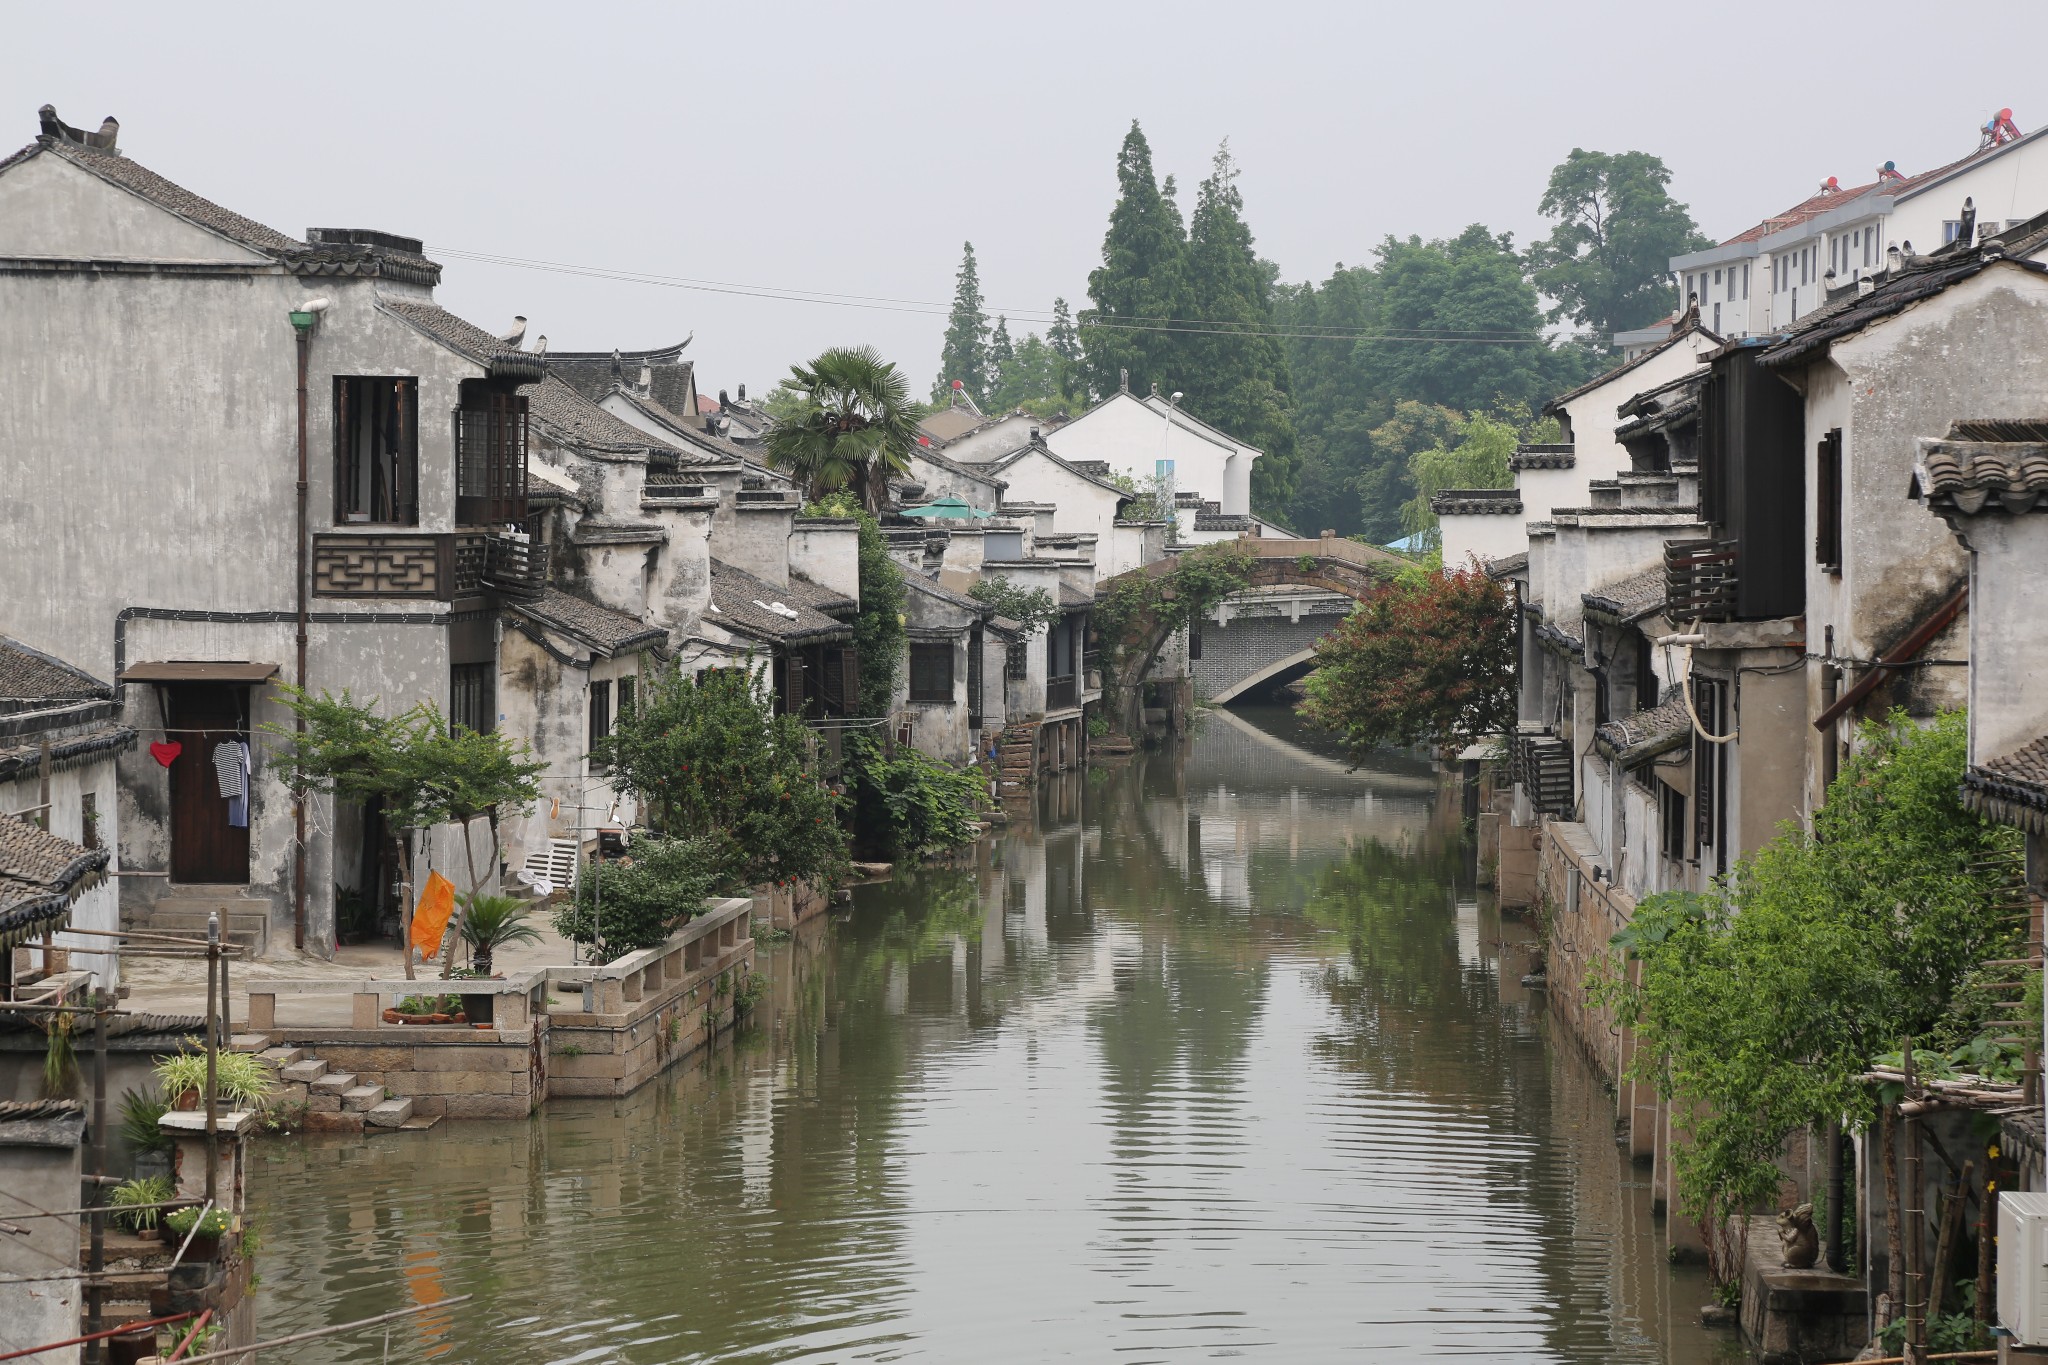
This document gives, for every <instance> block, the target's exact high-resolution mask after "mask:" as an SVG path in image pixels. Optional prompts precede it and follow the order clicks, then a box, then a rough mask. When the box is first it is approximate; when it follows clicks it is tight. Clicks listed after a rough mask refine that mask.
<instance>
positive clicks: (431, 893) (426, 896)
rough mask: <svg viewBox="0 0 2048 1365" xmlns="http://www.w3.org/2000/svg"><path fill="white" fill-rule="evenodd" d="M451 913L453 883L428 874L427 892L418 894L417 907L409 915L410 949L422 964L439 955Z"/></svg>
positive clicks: (436, 873)
mask: <svg viewBox="0 0 2048 1365" xmlns="http://www.w3.org/2000/svg"><path fill="white" fill-rule="evenodd" d="M454 913H455V883H454V882H451V881H449V880H448V879H447V878H446V877H444V876H442V875H441V874H440V873H438V872H430V873H428V874H427V889H426V890H424V891H422V892H420V903H419V907H418V908H417V909H415V910H414V911H413V912H412V946H413V947H415V948H417V949H419V950H420V960H421V961H422V962H425V961H428V960H429V959H431V958H432V957H433V956H434V954H435V953H438V952H440V951H441V935H442V933H443V932H444V931H445V930H446V929H447V928H448V918H449V916H450V915H452V914H454Z"/></svg>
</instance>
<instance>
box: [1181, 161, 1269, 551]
mask: <svg viewBox="0 0 2048 1365" xmlns="http://www.w3.org/2000/svg"><path fill="white" fill-rule="evenodd" d="M1237 177H1238V170H1237V163H1236V161H1234V160H1233V159H1232V158H1231V155H1230V143H1229V141H1228V140H1227V139H1226V140H1225V141H1224V143H1223V145H1222V146H1220V147H1218V148H1217V149H1216V157H1215V160H1214V161H1213V162H1212V163H1211V165H1210V170H1209V176H1208V178H1207V179H1206V180H1204V181H1202V183H1201V186H1200V188H1199V189H1198V190H1197V192H1196V196H1195V213H1194V217H1193V218H1192V219H1191V220H1190V221H1189V225H1188V246H1187V275H1188V294H1189V298H1190V300H1191V303H1192V307H1193V312H1192V315H1191V316H1192V317H1194V318H1196V319H1199V321H1198V322H1196V323H1194V324H1192V326H1193V330H1192V331H1190V332H1189V333H1187V334H1185V335H1183V336H1181V338H1180V342H1181V347H1180V349H1181V357H1180V370H1179V378H1178V380H1177V382H1178V383H1179V384H1180V386H1181V387H1182V388H1183V389H1184V390H1185V392H1186V394H1187V397H1186V400H1185V402H1186V406H1187V410H1188V411H1189V412H1191V413H1193V414H1194V415H1195V416H1197V417H1199V418H1201V419H1202V420H1203V421H1205V422H1208V423H1209V424H1210V425H1212V426H1215V427H1217V428H1218V429H1220V430H1222V431H1227V432H1229V433H1230V434H1231V435H1232V436H1234V437H1236V438H1238V439H1239V440H1241V441H1246V442H1249V443H1250V444H1251V445H1253V446H1255V447H1257V448H1258V449H1259V450H1261V451H1263V452H1264V454H1263V456H1262V458H1260V459H1259V461H1258V462H1257V463H1256V464H1254V465H1253V466H1252V490H1251V492H1252V503H1253V505H1254V506H1256V507H1259V508H1261V509H1265V510H1269V511H1272V512H1274V513H1276V514H1277V513H1279V512H1281V511H1282V510H1283V509H1284V508H1285V507H1286V505H1287V498H1288V496H1289V494H1290V493H1291V492H1292V491H1293V487H1294V474H1295V468H1296V456H1295V448H1294V409H1293V403H1292V401H1291V400H1290V398H1289V397H1288V392H1287V390H1288V383H1287V355H1286V352H1285V350H1284V349H1283V348H1282V347H1281V344H1280V341H1279V339H1278V338H1277V337H1275V336H1274V335H1273V308H1272V285H1273V278H1272V274H1271V270H1270V268H1269V267H1268V266H1266V265H1265V264H1264V263H1262V262H1261V261H1260V260H1259V259H1258V257H1257V256H1256V255H1255V254H1254V253H1253V251H1252V233H1251V229H1250V228H1249V227H1247V226H1246V225H1245V221H1244V195H1243V194H1242V193H1241V192H1240V191H1239V190H1238V188H1237Z"/></svg>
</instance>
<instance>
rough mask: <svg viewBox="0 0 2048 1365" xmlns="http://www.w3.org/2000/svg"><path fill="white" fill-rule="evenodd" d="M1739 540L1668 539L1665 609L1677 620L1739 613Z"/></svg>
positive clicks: (1720, 617)
mask: <svg viewBox="0 0 2048 1365" xmlns="http://www.w3.org/2000/svg"><path fill="white" fill-rule="evenodd" d="M1738 557H1739V556H1738V552H1737V548H1736V542H1734V541H1732V540H1667V541H1665V542H1664V609H1665V612H1666V614H1667V615H1669V616H1670V617H1671V619H1672V620H1673V621H1727V620H1731V619H1733V617H1734V615H1735V585H1736V563H1737V559H1738Z"/></svg>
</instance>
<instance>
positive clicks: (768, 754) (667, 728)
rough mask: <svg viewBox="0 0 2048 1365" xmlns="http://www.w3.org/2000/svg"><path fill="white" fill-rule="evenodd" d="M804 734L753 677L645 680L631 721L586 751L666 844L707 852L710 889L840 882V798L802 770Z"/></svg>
mask: <svg viewBox="0 0 2048 1365" xmlns="http://www.w3.org/2000/svg"><path fill="white" fill-rule="evenodd" d="M810 753H811V742H810V737H809V735H808V733H807V732H806V731H805V729H804V726H803V723H802V722H801V721H799V720H797V719H796V718H795V717H794V716H778V715H776V714H775V711H774V707H773V706H772V705H771V704H770V702H769V700H768V698H767V697H765V696H764V695H762V694H761V692H760V690H759V689H758V688H757V687H756V686H755V682H754V677H753V674H752V672H751V670H749V669H745V668H729V669H713V670H711V671H709V672H705V673H700V674H698V675H697V676H696V677H694V678H692V677H685V676H684V675H683V673H682V672H681V670H680V669H679V668H677V667H676V666H675V665H673V664H671V665H670V666H669V667H668V668H667V669H665V670H663V671H662V672H660V673H658V674H656V675H655V676H654V677H653V678H651V679H645V680H643V683H642V687H641V695H640V698H639V700H638V701H637V702H636V704H635V705H634V708H633V711H632V714H630V715H627V716H623V717H621V718H620V719H619V721H618V723H617V724H616V726H615V727H614V728H613V730H612V733H611V734H610V735H609V736H607V737H606V738H604V739H602V740H600V741H598V743H597V744H596V745H595V746H593V748H592V750H591V757H592V759H593V760H594V761H596V762H598V763H601V764H604V765H606V766H608V767H610V768H611V770H612V780H613V782H614V783H615V784H616V785H618V786H620V787H623V788H625V789H627V790H630V791H631V792H633V793H634V795H636V796H637V797H639V798H640V800H641V802H642V803H643V805H644V808H645V811H646V815H647V819H648V823H649V824H650V825H651V826H652V827H654V828H655V829H657V830H659V831H660V832H662V833H664V834H668V835H671V836H675V837H690V838H696V839H700V840H704V841H705V842H706V847H707V848H708V849H709V850H710V853H709V867H710V868H711V871H712V874H713V875H712V885H713V887H714V889H715V890H717V891H719V892H733V891H738V890H742V889H744V888H747V887H752V886H759V885H762V884H764V883H767V882H776V883H781V882H787V881H813V882H821V883H829V882H831V881H834V880H836V879H838V878H839V877H840V876H841V875H843V873H844V870H845V865H846V835H845V833H844V831H843V830H842V829H841V828H840V824H839V797H838V796H837V795H835V794H834V793H833V792H832V791H831V790H830V789H828V788H827V787H826V786H825V784H824V783H823V782H821V781H819V779H818V776H817V774H816V773H815V772H814V771H812V768H811V763H810Z"/></svg>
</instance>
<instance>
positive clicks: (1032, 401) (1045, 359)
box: [988, 332, 1086, 418]
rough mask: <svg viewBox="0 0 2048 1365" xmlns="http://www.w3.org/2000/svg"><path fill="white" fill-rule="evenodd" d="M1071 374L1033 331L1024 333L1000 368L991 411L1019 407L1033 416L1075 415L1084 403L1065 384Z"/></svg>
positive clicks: (1069, 369) (1006, 410)
mask: <svg viewBox="0 0 2048 1365" xmlns="http://www.w3.org/2000/svg"><path fill="white" fill-rule="evenodd" d="M1072 377H1073V371H1072V369H1071V367H1069V366H1068V365H1067V364H1066V363H1065V362H1063V361H1062V360H1061V359H1060V358H1059V353H1058V352H1056V351H1055V350H1053V348H1052V345H1051V343H1049V342H1048V341H1046V340H1045V339H1044V338H1043V337H1041V336H1039V335H1038V334H1037V333H1036V332H1028V333H1026V334H1025V336H1024V339H1023V340H1022V341H1020V342H1018V343H1017V345H1016V349H1015V351H1014V352H1013V353H1012V355H1011V357H1010V359H1009V360H1008V361H1007V362H1006V363H1005V364H1004V366H1003V382H1002V386H1001V387H1000V388H998V389H997V390H996V393H995V396H994V397H993V398H991V399H990V400H989V405H988V406H989V410H990V411H992V412H1008V411H1012V410H1014V409H1016V408H1022V409H1024V410H1025V411H1026V412H1029V413H1032V414H1033V415H1034V416H1038V417H1045V418H1052V417H1056V416H1059V415H1060V414H1062V413H1069V414H1070V413H1074V412H1078V411H1079V410H1080V409H1081V408H1083V407H1085V406H1086V404H1085V403H1084V402H1083V401H1082V400H1081V398H1080V397H1078V396H1077V395H1075V394H1074V393H1073V392H1072V391H1071V390H1070V389H1068V388H1067V387H1066V385H1067V384H1068V383H1069V382H1070V380H1071V379H1072Z"/></svg>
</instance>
